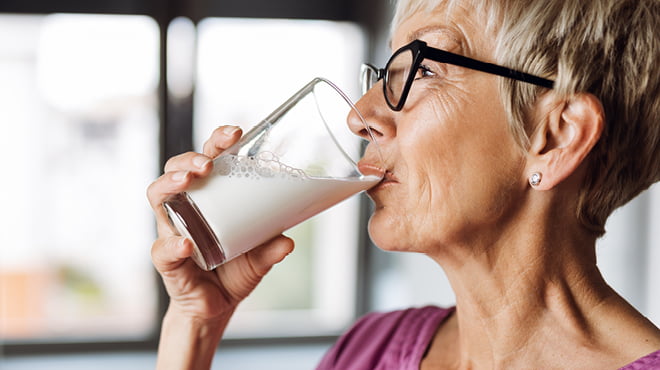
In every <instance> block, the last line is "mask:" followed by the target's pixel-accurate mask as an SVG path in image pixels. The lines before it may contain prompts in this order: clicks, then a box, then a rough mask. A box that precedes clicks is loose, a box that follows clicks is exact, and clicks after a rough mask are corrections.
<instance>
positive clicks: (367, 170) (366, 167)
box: [357, 160, 387, 178]
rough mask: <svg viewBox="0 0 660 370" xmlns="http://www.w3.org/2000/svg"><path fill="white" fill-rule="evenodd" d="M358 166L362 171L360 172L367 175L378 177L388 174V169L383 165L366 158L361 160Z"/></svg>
mask: <svg viewBox="0 0 660 370" xmlns="http://www.w3.org/2000/svg"><path fill="white" fill-rule="evenodd" d="M357 167H358V171H360V173H361V174H363V175H365V176H376V177H381V178H385V176H386V175H387V171H386V170H385V169H383V168H382V167H381V166H378V165H375V164H373V163H371V162H368V161H366V160H361V161H360V162H358V164H357Z"/></svg>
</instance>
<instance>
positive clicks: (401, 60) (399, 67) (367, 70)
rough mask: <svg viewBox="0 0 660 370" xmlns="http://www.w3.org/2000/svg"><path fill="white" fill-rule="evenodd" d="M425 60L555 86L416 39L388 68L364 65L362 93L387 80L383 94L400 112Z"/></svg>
mask: <svg viewBox="0 0 660 370" xmlns="http://www.w3.org/2000/svg"><path fill="white" fill-rule="evenodd" d="M424 59H431V60H434V61H436V62H441V63H447V64H453V65H457V66H460V67H465V68H469V69H474V70H477V71H481V72H486V73H491V74H494V75H498V76H502V77H507V78H512V79H514V80H518V81H523V82H527V83H531V84H534V85H538V86H543V87H547V88H549V89H552V87H553V85H554V81H551V80H548V79H545V78H542V77H538V76H534V75H531V74H528V73H524V72H520V71H516V70H514V69H509V68H506V67H502V66H499V65H496V64H491V63H486V62H481V61H478V60H476V59H472V58H468V57H465V56H462V55H458V54H454V53H450V52H448V51H444V50H441V49H436V48H433V47H430V46H427V45H426V42H424V41H420V40H415V41H413V42H411V43H410V44H408V45H406V46H404V47H402V48H400V49H399V50H397V51H396V52H395V53H394V54H393V55H392V57H391V58H390V60H389V61H388V62H387V64H386V65H385V68H380V69H379V68H376V67H374V66H372V65H371V64H363V65H362V70H361V71H360V80H361V81H360V82H361V85H362V92H363V93H366V92H367V91H368V90H369V89H371V87H373V85H375V84H376V82H378V81H379V80H380V79H383V81H384V83H383V94H384V95H385V101H387V105H389V106H390V108H392V110H394V111H400V110H401V109H402V108H403V105H404V103H405V102H406V98H407V97H408V93H409V92H410V87H411V86H412V83H413V81H414V80H415V76H416V75H417V72H418V69H419V68H420V64H421V63H422V61H423V60H424Z"/></svg>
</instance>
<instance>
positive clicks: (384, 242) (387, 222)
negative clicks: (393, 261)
mask: <svg viewBox="0 0 660 370" xmlns="http://www.w3.org/2000/svg"><path fill="white" fill-rule="evenodd" d="M397 221H400V220H396V219H394V220H393V219H392V218H390V217H387V216H386V215H385V214H383V212H382V210H380V211H378V210H377V211H376V212H374V214H373V215H371V218H370V219H369V229H368V230H369V237H370V238H371V241H372V242H373V243H374V244H375V245H376V246H377V247H378V248H380V249H382V250H385V251H390V252H394V251H404V250H407V248H405V246H406V245H407V243H405V242H403V241H402V240H401V235H399V233H398V230H399V227H400V226H401V225H400V223H397Z"/></svg>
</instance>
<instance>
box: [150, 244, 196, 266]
mask: <svg viewBox="0 0 660 370" xmlns="http://www.w3.org/2000/svg"><path fill="white" fill-rule="evenodd" d="M192 253H193V246H192V243H191V242H190V240H188V239H186V238H183V237H180V236H170V237H165V238H159V239H157V240H156V241H155V242H154V244H153V246H152V247H151V261H152V262H153V264H154V266H155V267H156V270H158V272H160V273H164V272H168V271H172V270H174V269H176V268H177V267H179V266H181V264H183V263H185V262H186V261H187V260H188V257H190V256H191V255H192Z"/></svg>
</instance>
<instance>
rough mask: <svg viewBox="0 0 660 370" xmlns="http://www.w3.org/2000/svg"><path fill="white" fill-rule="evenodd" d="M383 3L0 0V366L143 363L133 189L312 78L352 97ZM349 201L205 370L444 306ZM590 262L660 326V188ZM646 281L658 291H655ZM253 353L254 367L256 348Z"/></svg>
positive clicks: (149, 322) (147, 279) (432, 278)
mask: <svg viewBox="0 0 660 370" xmlns="http://www.w3.org/2000/svg"><path fill="white" fill-rule="evenodd" d="M391 8H392V4H390V2H388V1H382V0H380V1H379V0H306V1H304V2H301V1H295V0H241V1H238V0H225V1H207V0H167V1H160V2H158V1H154V0H121V1H117V0H113V1H108V0H98V1H93V2H85V1H80V0H31V1H21V0H3V2H2V3H0V143H1V145H0V155H1V158H2V159H3V160H4V162H3V163H4V170H5V172H4V173H5V175H4V176H3V179H4V180H3V181H2V182H0V190H1V194H2V195H3V199H4V201H3V208H2V210H3V212H2V213H0V369H8V370H9V369H88V368H90V367H91V366H94V367H95V368H96V369H98V370H102V369H106V368H107V369H116V368H118V367H119V366H121V367H122V368H123V369H125V370H130V369H148V368H153V367H154V365H155V349H156V343H157V340H158V332H159V325H160V319H161V317H162V314H163V312H164V310H165V308H166V305H167V297H166V295H165V294H164V292H163V289H162V287H161V285H160V283H159V279H158V276H157V274H156V273H155V272H154V269H153V268H152V265H151V262H150V255H149V251H150V247H151V243H152V241H153V240H154V238H155V227H154V221H153V217H152V214H151V211H150V208H149V206H148V204H147V200H146V196H145V192H146V188H147V186H148V184H149V183H150V182H151V181H153V179H155V178H156V177H157V176H159V174H160V173H161V168H162V166H163V163H164V161H165V160H166V159H167V158H169V157H171V156H172V155H175V154H178V153H181V152H184V151H187V150H191V149H196V150H199V149H200V148H201V144H202V143H203V141H204V140H205V138H206V137H207V136H208V135H209V134H210V132H211V131H212V130H213V129H214V128H215V127H217V126H218V125H221V124H227V123H230V124H240V125H242V126H243V127H245V128H247V127H249V126H251V125H252V124H254V123H256V122H258V121H259V120H260V119H261V118H263V117H264V116H265V115H267V114H268V113H269V112H270V111H271V110H272V109H274V108H275V107H277V106H278V105H279V103H280V102H281V101H282V99H284V98H286V97H288V96H289V95H290V94H291V93H293V92H295V91H296V90H297V89H298V88H299V87H300V86H302V85H303V84H304V83H306V82H307V81H309V80H310V79H312V78H313V77H316V76H323V77H326V78H328V79H330V80H332V81H334V82H336V83H337V84H338V85H339V86H340V87H342V88H343V89H344V90H345V91H346V92H347V93H348V94H349V95H350V96H351V97H353V98H357V97H358V93H357V92H358V81H357V76H358V71H359V65H360V63H362V62H363V61H371V62H375V63H376V64H378V65H382V64H383V63H384V62H385V61H386V60H387V58H388V54H389V50H388V49H387V37H388V27H389V18H390V16H391V12H392V9H391ZM369 207H370V205H369V202H368V200H366V199H365V198H364V197H361V196H358V197H354V198H352V199H350V200H348V201H346V202H344V203H342V204H341V205H339V206H337V207H334V208H333V209H331V210H329V211H327V212H324V213H322V214H321V215H319V216H317V217H315V218H313V219H311V220H309V221H307V222H305V223H303V224H301V225H299V226H297V227H296V228H294V229H293V230H291V231H290V232H288V233H287V234H288V235H290V236H292V237H293V238H294V239H295V240H296V242H297V247H296V251H295V252H294V253H293V254H292V255H291V256H290V257H289V258H287V260H286V261H285V262H283V263H282V264H280V265H278V266H276V268H275V269H274V270H273V271H272V273H271V274H270V275H269V276H268V277H267V278H266V279H265V281H264V282H263V284H262V285H260V287H259V288H258V289H257V291H255V292H254V294H252V295H251V296H250V298H249V299H248V300H247V301H245V302H244V304H242V305H241V307H240V310H239V312H238V313H237V314H236V316H235V318H234V320H233V321H232V323H231V326H230V329H229V330H228V332H227V336H226V339H225V341H224V342H223V343H224V345H223V347H222V349H221V350H220V351H218V354H217V359H216V361H215V363H214V366H215V367H214V368H220V367H222V368H225V369H227V368H228V369H234V368H240V369H262V368H269V369H279V368H282V369H289V370H293V369H310V368H313V367H314V365H315V364H316V362H317V361H318V360H319V359H320V357H321V355H322V354H323V352H324V351H325V350H326V349H327V348H328V347H329V346H330V345H331V344H332V342H333V341H334V339H335V338H336V336H337V335H338V334H339V333H341V332H342V331H343V330H344V329H345V328H346V327H347V326H349V325H350V324H351V323H352V322H353V321H354V320H355V318H356V317H359V316H360V315H362V314H364V313H365V312H367V311H373V310H390V309H397V308H403V307H408V306H421V305H426V304H438V305H444V306H448V305H451V304H452V303H453V300H454V297H453V294H452V292H451V289H450V288H449V285H448V283H447V282H446V279H445V278H444V276H443V274H442V272H441V271H440V269H438V268H437V267H436V266H435V265H434V264H433V263H432V262H431V261H430V260H428V259H427V258H425V257H423V256H420V255H411V254H397V253H386V252H382V251H380V250H378V249H377V248H375V247H374V246H372V245H371V244H370V242H369V240H368V237H367V236H366V233H365V231H364V230H365V229H364V225H365V224H366V220H367V217H368V214H369ZM598 253H599V264H600V266H601V268H602V269H603V271H604V275H605V277H606V279H607V280H608V281H609V282H610V283H611V284H612V285H613V286H614V287H615V289H617V290H618V291H619V292H620V293H621V294H622V295H624V296H625V297H626V298H627V299H629V300H630V302H631V303H633V305H635V306H636V307H637V308H638V309H639V310H640V311H642V312H643V313H644V314H646V315H647V316H648V317H649V318H650V319H651V320H652V321H654V322H655V323H656V325H658V324H660V295H659V294H657V286H658V285H659V284H660V271H659V270H658V269H657V268H655V269H653V268H651V266H658V265H660V188H659V187H658V186H656V187H654V188H652V189H650V190H649V191H647V192H645V193H644V194H642V195H641V196H640V197H639V198H638V199H637V200H635V201H634V202H632V203H631V204H629V205H628V206H626V207H624V208H622V209H620V210H618V211H617V212H616V213H615V215H614V216H613V217H612V218H611V220H610V222H609V224H608V234H607V236H606V237H605V238H604V239H602V240H601V241H600V242H599V246H598ZM653 287H656V288H655V290H654V289H653ZM257 355H258V356H257Z"/></svg>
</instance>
